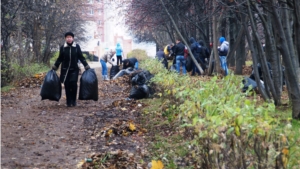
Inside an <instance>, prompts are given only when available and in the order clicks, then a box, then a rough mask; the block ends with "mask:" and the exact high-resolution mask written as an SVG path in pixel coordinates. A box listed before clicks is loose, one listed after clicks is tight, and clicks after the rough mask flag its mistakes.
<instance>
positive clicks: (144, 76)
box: [131, 71, 154, 85]
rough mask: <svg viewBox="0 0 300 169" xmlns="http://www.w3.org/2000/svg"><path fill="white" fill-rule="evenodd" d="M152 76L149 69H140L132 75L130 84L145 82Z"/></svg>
mask: <svg viewBox="0 0 300 169" xmlns="http://www.w3.org/2000/svg"><path fill="white" fill-rule="evenodd" d="M152 77H154V75H152V74H151V73H150V72H149V71H142V72H139V73H137V74H136V75H135V76H133V78H132V79H131V83H132V85H143V84H147V83H148V82H149V81H150V79H151V78H152Z"/></svg>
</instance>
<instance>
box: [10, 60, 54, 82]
mask: <svg viewBox="0 0 300 169" xmlns="http://www.w3.org/2000/svg"><path fill="white" fill-rule="evenodd" d="M11 67H12V72H11V75H12V77H13V81H16V80H20V79H23V78H24V77H30V76H33V75H34V74H36V73H42V72H47V71H49V70H50V68H49V67H48V66H46V65H44V64H40V63H32V64H30V65H26V66H24V67H21V66H20V65H18V64H15V63H13V64H12V65H11Z"/></svg>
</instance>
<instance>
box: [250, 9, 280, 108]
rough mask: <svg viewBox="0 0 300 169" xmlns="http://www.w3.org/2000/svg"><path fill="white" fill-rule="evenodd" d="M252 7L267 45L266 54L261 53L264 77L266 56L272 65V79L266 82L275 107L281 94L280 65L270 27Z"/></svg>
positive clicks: (258, 11) (266, 69)
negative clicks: (260, 23)
mask: <svg viewBox="0 0 300 169" xmlns="http://www.w3.org/2000/svg"><path fill="white" fill-rule="evenodd" d="M253 7H254V8H255V10H256V12H257V14H258V16H259V17H260V19H261V22H262V26H263V27H264V31H265V35H266V36H265V39H266V42H267V44H268V46H266V48H268V50H267V52H264V51H261V54H262V59H261V61H262V62H265V66H266V68H265V70H264V72H268V73H267V74H266V73H265V74H264V76H265V75H269V71H268V66H267V65H266V62H267V60H266V58H267V57H266V54H268V55H269V59H270V62H271V63H272V65H273V66H272V71H273V79H272V77H271V76H270V77H267V80H268V86H270V88H271V93H272V96H273V99H274V101H275V105H280V104H281V94H282V68H281V64H280V62H279V59H277V55H276V48H275V44H276V43H275V40H274V38H273V36H272V34H271V30H270V29H271V27H270V25H268V24H267V21H266V20H265V18H264V17H263V14H262V13H261V11H260V10H259V9H258V7H257V6H256V5H253ZM267 90H268V89H267Z"/></svg>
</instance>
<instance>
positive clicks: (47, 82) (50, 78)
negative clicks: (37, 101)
mask: <svg viewBox="0 0 300 169" xmlns="http://www.w3.org/2000/svg"><path fill="white" fill-rule="evenodd" d="M40 95H41V96H42V100H45V99H49V100H53V101H59V99H60V97H61V83H60V80H59V77H58V76H57V74H56V72H55V71H54V70H50V71H49V72H48V73H47V75H46V77H45V79H44V83H43V85H42V89H41V92H40Z"/></svg>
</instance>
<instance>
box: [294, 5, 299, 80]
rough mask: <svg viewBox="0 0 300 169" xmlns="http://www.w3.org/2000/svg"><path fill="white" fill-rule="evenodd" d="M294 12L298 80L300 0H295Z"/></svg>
mask: <svg viewBox="0 0 300 169" xmlns="http://www.w3.org/2000/svg"><path fill="white" fill-rule="evenodd" d="M293 11H294V13H295V23H294V27H295V29H294V30H295V32H294V35H295V37H294V39H295V44H296V45H295V46H296V48H295V49H296V54H297V55H296V64H295V65H296V68H297V74H298V80H299V81H300V1H299V0H294V10H293Z"/></svg>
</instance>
